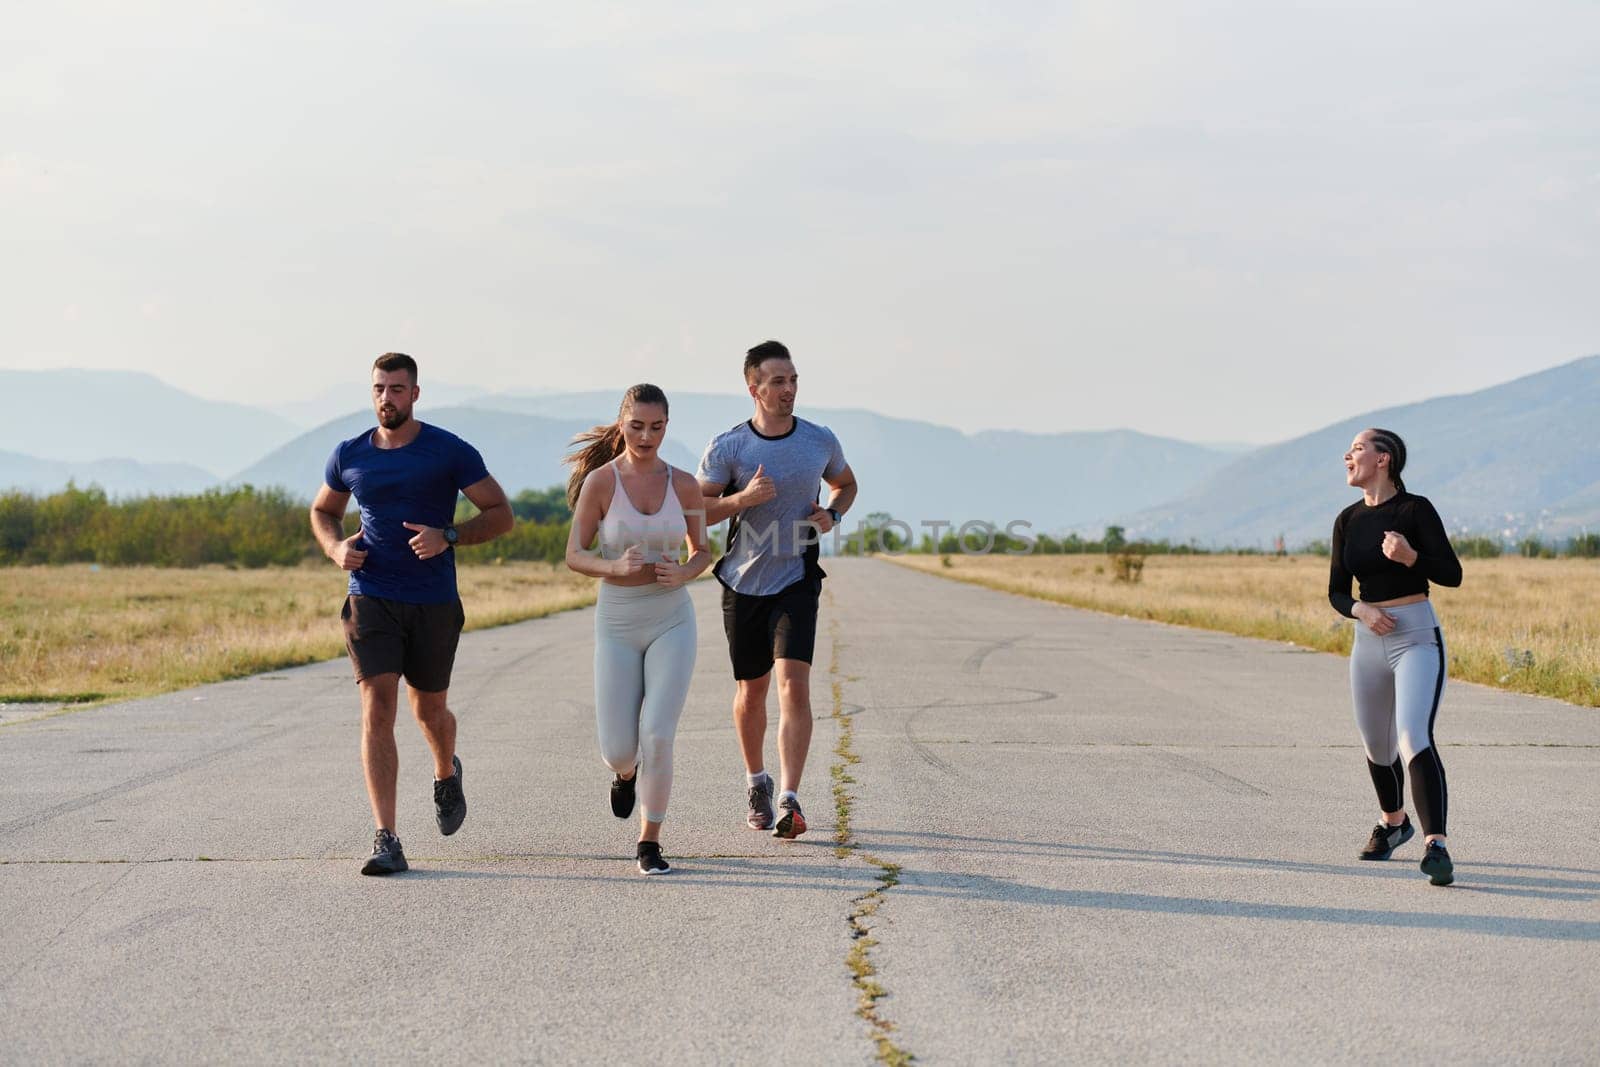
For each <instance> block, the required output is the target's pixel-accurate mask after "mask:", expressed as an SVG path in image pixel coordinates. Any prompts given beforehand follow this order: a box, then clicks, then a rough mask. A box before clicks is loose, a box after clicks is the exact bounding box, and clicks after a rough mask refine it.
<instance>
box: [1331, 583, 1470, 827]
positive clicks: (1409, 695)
mask: <svg viewBox="0 0 1600 1067" xmlns="http://www.w3.org/2000/svg"><path fill="white" fill-rule="evenodd" d="M1383 610H1384V611H1385V612H1387V613H1388V614H1389V615H1391V616H1393V617H1394V620H1395V628H1394V631H1393V632H1392V633H1390V634H1387V635H1386V636H1383V637H1379V636H1378V635H1377V634H1375V633H1373V632H1372V631H1371V630H1370V629H1368V628H1367V624H1366V623H1364V622H1361V621H1359V620H1357V622H1356V624H1355V626H1356V640H1355V648H1354V649H1352V650H1351V653H1350V694H1351V696H1352V697H1353V698H1354V700H1355V710H1356V728H1357V729H1359V730H1360V731H1361V744H1362V747H1364V748H1365V749H1366V750H1367V770H1368V772H1369V773H1370V774H1371V776H1372V785H1373V788H1374V789H1376V790H1377V793H1378V804H1379V805H1380V806H1381V807H1382V808H1383V810H1384V811H1399V810H1400V809H1401V808H1402V807H1403V806H1404V803H1405V798H1404V789H1405V769H1406V768H1407V767H1409V768H1410V769H1411V798H1412V801H1413V802H1414V803H1415V804H1416V808H1417V817H1418V819H1419V820H1420V821H1421V822H1422V832H1423V833H1424V834H1443V833H1444V832H1445V815H1446V809H1447V806H1448V803H1449V796H1448V791H1447V789H1446V786H1445V777H1444V764H1443V763H1441V762H1440V760H1439V750H1438V749H1437V748H1436V747H1435V746H1434V743H1433V721H1434V719H1435V718H1436V717H1438V714H1439V699H1440V698H1441V697H1442V696H1443V695H1444V679H1445V647H1444V635H1443V634H1442V633H1441V632H1440V630H1439V620H1438V617H1437V616H1435V615H1434V613H1433V605H1432V604H1430V603H1428V602H1427V601H1422V602H1421V603H1418V604H1402V605H1400V606H1398V607H1390V608H1384V609H1383Z"/></svg>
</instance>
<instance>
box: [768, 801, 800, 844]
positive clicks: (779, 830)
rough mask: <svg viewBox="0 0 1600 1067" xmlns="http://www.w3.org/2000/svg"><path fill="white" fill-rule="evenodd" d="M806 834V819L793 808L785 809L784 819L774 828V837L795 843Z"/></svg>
mask: <svg viewBox="0 0 1600 1067" xmlns="http://www.w3.org/2000/svg"><path fill="white" fill-rule="evenodd" d="M805 832H806V817H805V816H804V815H802V814H800V813H799V812H798V811H796V810H794V809H793V808H786V809H784V812H783V818H781V819H779V820H778V825H776V826H774V827H773V828H772V836H773V837H781V838H783V839H784V840H785V841H793V840H794V839H795V838H797V837H799V836H800V835H801V834H803V833H805Z"/></svg>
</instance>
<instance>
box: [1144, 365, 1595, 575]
mask: <svg viewBox="0 0 1600 1067" xmlns="http://www.w3.org/2000/svg"><path fill="white" fill-rule="evenodd" d="M1597 423H1600V356H1589V357H1587V358H1585V359H1580V360H1577V361H1575V362H1572V363H1567V364H1564V365H1562V366H1560V367H1555V368H1552V369H1550V370H1546V371H1541V372H1540V373H1538V374H1531V375H1529V376H1527V377H1525V378H1518V379H1517V380H1516V381H1512V382H1507V383H1506V384H1504V385H1497V386H1493V387H1491V388H1488V389H1482V390H1479V391H1478V392H1476V393H1467V394H1465V395H1462V396H1446V397H1439V398H1437V399H1434V400H1426V401H1423V402H1422V403H1419V404H1406V405H1403V406H1401V407H1391V408H1381V409H1379V410H1377V411H1371V412H1368V413H1366V414H1364V415H1360V416H1357V417H1355V418H1350V419H1345V420H1344V421H1342V422H1337V423H1334V424H1333V425H1332V426H1326V427H1323V428H1322V429H1320V430H1317V431H1316V432H1315V433H1309V434H1307V435H1305V436H1304V437H1297V438H1295V439H1294V440H1292V441H1285V442H1283V443H1282V444H1277V445H1270V446H1268V447H1266V448H1259V449H1256V450H1255V451H1253V452H1250V453H1247V454H1246V455H1244V456H1242V457H1240V458H1238V459H1236V460H1235V461H1234V462H1232V463H1229V464H1228V465H1227V466H1225V467H1223V468H1222V469H1221V470H1218V471H1216V472H1215V473H1214V474H1213V475H1211V476H1210V477H1209V478H1206V479H1205V480H1203V481H1201V482H1199V483H1198V484H1196V486H1195V487H1194V488H1193V489H1192V490H1191V491H1190V492H1188V493H1185V494H1183V495H1182V496H1179V497H1178V498H1176V499H1174V500H1172V501H1170V502H1168V503H1166V504H1163V505H1161V506H1159V507H1155V508H1149V509H1146V510H1143V511H1139V512H1136V513H1134V514H1131V515H1127V516H1126V518H1125V522H1126V525H1127V526H1128V529H1129V534H1130V536H1131V535H1144V536H1149V537H1171V538H1175V539H1178V540H1187V539H1190V538H1195V539H1198V540H1199V541H1200V542H1202V543H1207V544H1228V545H1261V544H1267V543H1269V542H1270V541H1271V540H1272V539H1273V538H1274V537H1276V536H1277V535H1279V534H1283V535H1284V536H1285V538H1286V539H1287V541H1288V543H1289V544H1291V545H1294V544H1301V543H1304V542H1306V541H1309V540H1312V539H1314V538H1322V539H1326V538H1327V537H1328V535H1329V531H1330V530H1331V529H1332V527H1333V517H1334V516H1335V515H1336V514H1337V513H1338V512H1339V510H1340V509H1341V508H1343V507H1344V506H1345V505H1347V504H1349V503H1350V502H1351V501H1353V500H1354V499H1355V498H1356V496H1357V491H1356V490H1353V489H1350V488H1349V487H1347V486H1346V485H1345V484H1344V453H1345V449H1347V448H1348V447H1349V446H1350V441H1351V439H1352V438H1353V437H1354V436H1355V435H1356V434H1357V433H1359V432H1360V431H1362V430H1364V429H1366V428H1368V427H1371V426H1382V427H1385V428H1387V429H1391V430H1394V431H1395V432H1396V433H1399V434H1400V435H1401V436H1402V437H1403V438H1405V440H1406V447H1407V452H1408V457H1407V460H1406V469H1405V473H1404V475H1403V479H1404V481H1405V483H1406V488H1407V489H1409V490H1410V491H1411V492H1413V493H1419V494H1421V495H1422V496H1425V497H1427V498H1428V499H1429V500H1431V501H1432V502H1433V504H1434V506H1435V507H1436V508H1437V509H1438V511H1439V514H1440V516H1441V517H1442V518H1443V519H1444V520H1445V523H1446V525H1447V526H1448V527H1449V529H1450V531H1451V533H1452V534H1454V533H1476V534H1483V535H1486V536H1491V537H1496V538H1515V537H1520V536H1523V535H1525V534H1528V533H1532V532H1535V531H1537V532H1541V533H1543V534H1545V535H1547V536H1551V537H1565V536H1568V535H1570V534H1572V533H1575V532H1577V531H1579V530H1581V529H1588V530H1600V427H1597Z"/></svg>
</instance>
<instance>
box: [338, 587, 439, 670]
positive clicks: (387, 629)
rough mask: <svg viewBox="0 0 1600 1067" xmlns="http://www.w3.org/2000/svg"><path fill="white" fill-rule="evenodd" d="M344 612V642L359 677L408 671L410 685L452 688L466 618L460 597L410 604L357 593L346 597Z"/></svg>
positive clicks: (342, 615)
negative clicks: (430, 602)
mask: <svg viewBox="0 0 1600 1067" xmlns="http://www.w3.org/2000/svg"><path fill="white" fill-rule="evenodd" d="M339 617H340V618H341V619H343V620H344V645H345V648H347V649H349V651H350V662H351V663H353V664H354V665H355V668H356V681H357V682H360V681H362V680H364V679H367V678H376V677H377V676H378V675H380V674H403V675H405V679H406V684H407V685H409V686H411V687H412V688H413V689H420V690H421V691H422V692H424V693H442V692H444V691H445V690H446V689H449V688H450V670H451V668H452V667H454V666H455V662H456V644H457V643H458V642H459V641H460V640H461V627H462V625H463V624H464V623H465V622H466V621H467V617H466V615H465V614H464V613H463V612H462V610H461V601H460V600H453V601H451V602H450V603H448V604H407V603H405V602H404V601H402V600H385V599H383V598H382V597H375V596H358V595H356V594H353V593H352V594H351V595H350V596H347V597H345V599H344V610H343V611H341V612H340V613H339Z"/></svg>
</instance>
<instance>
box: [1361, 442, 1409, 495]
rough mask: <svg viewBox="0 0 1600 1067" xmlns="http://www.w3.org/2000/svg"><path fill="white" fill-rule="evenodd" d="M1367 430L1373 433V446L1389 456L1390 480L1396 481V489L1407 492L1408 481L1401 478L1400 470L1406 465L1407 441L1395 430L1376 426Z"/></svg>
mask: <svg viewBox="0 0 1600 1067" xmlns="http://www.w3.org/2000/svg"><path fill="white" fill-rule="evenodd" d="M1367 432H1368V433H1370V434H1372V447H1373V448H1376V449H1377V450H1378V451H1379V452H1382V453H1383V454H1384V455H1386V456H1388V457H1389V480H1390V481H1391V482H1393V483H1394V487H1395V491H1396V492H1400V493H1403V492H1405V491H1406V483H1405V482H1403V481H1401V480H1400V472H1401V471H1402V470H1404V469H1405V465H1406V443H1405V442H1404V441H1402V440H1400V435H1399V434H1397V433H1395V432H1394V431H1393V430H1381V429H1379V428H1378V427H1376V426H1374V427H1373V428H1372V429H1371V430H1369V431H1367Z"/></svg>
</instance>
